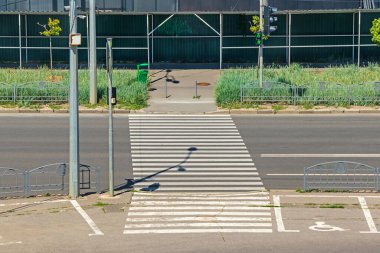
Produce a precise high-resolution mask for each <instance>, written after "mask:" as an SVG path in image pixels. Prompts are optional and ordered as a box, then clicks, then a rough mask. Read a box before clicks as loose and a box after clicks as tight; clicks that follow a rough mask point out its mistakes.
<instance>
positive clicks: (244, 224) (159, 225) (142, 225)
mask: <svg viewBox="0 0 380 253" xmlns="http://www.w3.org/2000/svg"><path fill="white" fill-rule="evenodd" d="M271 226H272V224H271V223H166V224H165V223H161V224H159V223H156V224H127V225H125V229H133V228H170V227H185V228H186V227H271Z"/></svg>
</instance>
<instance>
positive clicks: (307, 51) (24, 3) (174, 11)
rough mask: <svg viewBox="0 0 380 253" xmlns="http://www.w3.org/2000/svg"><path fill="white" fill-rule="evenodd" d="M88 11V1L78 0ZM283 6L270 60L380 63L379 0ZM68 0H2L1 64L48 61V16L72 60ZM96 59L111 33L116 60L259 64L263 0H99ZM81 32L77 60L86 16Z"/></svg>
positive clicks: (58, 54)
mask: <svg viewBox="0 0 380 253" xmlns="http://www.w3.org/2000/svg"><path fill="white" fill-rule="evenodd" d="M77 2H78V3H79V5H80V6H79V8H80V12H81V14H83V15H88V8H87V7H88V0H87V1H86V0H78V1H77ZM268 2H269V5H270V6H273V7H277V8H278V12H277V13H276V16H277V17H278V21H277V22H276V24H275V25H277V26H278V29H277V30H276V31H275V32H274V33H272V34H271V36H270V38H269V39H268V40H267V41H265V47H264V56H265V57H264V59H265V63H266V64H290V63H301V64H310V65H318V64H323V65H326V64H358V65H362V64H366V63H367V62H379V61H380V47H378V46H376V45H374V44H373V43H372V42H371V36H370V33H369V29H370V27H371V26H372V20H373V19H375V18H380V9H379V7H380V1H379V0H269V1H268ZM66 5H69V0H0V26H1V29H0V66H10V65H12V66H36V65H42V64H47V63H48V62H49V39H48V38H46V37H43V36H41V35H40V33H39V32H40V31H41V27H40V26H39V25H37V23H41V24H46V23H47V20H48V17H52V18H58V19H59V20H60V21H61V27H62V29H63V32H62V34H61V35H60V36H57V37H54V38H53V56H54V63H55V64H60V65H65V64H68V61H69V53H68V52H69V45H68V33H69V18H68V13H67V12H65V9H64V6H66ZM96 6H97V57H98V62H99V63H100V64H101V63H104V62H105V60H104V59H105V43H106V38H113V39H114V40H113V45H114V50H115V51H114V60H115V63H116V64H118V65H119V66H127V65H128V64H135V63H141V62H147V63H149V64H150V66H152V67H154V66H162V65H165V64H178V65H181V64H187V65H189V64H193V65H194V66H209V67H217V68H219V67H220V68H227V67H229V66H238V65H255V64H256V63H257V51H258V47H257V46H256V45H255V39H254V35H253V34H252V33H251V32H250V30H249V27H250V24H249V21H250V20H251V19H252V16H254V15H258V13H259V0H207V1H204V0H144V1H143V0H97V1H96ZM78 30H79V32H80V33H82V35H83V38H84V40H83V45H82V46H81V47H80V51H79V61H80V63H81V64H83V65H85V64H87V61H88V53H87V52H88V47H87V34H88V19H80V20H78Z"/></svg>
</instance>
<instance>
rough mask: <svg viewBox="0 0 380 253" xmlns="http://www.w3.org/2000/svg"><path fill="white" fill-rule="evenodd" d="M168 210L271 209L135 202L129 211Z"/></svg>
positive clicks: (263, 208) (262, 208)
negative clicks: (142, 203)
mask: <svg viewBox="0 0 380 253" xmlns="http://www.w3.org/2000/svg"><path fill="white" fill-rule="evenodd" d="M154 210H160V211H168V210H176V211H179V210H181V211H183V210H187V211H189V210H218V211H222V210H229V211H231V210H235V211H270V208H269V207H260V206H259V207H254V206H252V207H251V206H154V205H152V206H138V205H136V204H133V205H132V206H131V207H130V208H129V211H154Z"/></svg>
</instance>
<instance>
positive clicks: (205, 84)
mask: <svg viewBox="0 0 380 253" xmlns="http://www.w3.org/2000/svg"><path fill="white" fill-rule="evenodd" d="M209 85H210V83H206V82H200V83H198V86H209Z"/></svg>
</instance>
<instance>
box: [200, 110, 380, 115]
mask: <svg viewBox="0 0 380 253" xmlns="http://www.w3.org/2000/svg"><path fill="white" fill-rule="evenodd" d="M207 114H232V115H241V114H245V115H249V114H252V115H255V114H264V115H265V114H266V115H275V114H279V115H296V114H300V115H307V114H350V115H352V114H380V110H370V109H368V110H339V109H331V110H281V111H275V110H271V109H267V110H254V109H250V110H238V109H231V110H218V111H215V112H208V113H207Z"/></svg>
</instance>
